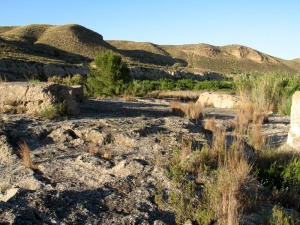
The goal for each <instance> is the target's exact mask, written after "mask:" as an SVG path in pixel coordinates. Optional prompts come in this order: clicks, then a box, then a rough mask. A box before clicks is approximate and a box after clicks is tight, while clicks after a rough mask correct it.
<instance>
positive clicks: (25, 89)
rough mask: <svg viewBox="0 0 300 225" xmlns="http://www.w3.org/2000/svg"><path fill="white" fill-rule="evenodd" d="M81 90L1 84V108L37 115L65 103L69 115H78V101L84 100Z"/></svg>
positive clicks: (64, 87) (25, 83)
mask: <svg viewBox="0 0 300 225" xmlns="http://www.w3.org/2000/svg"><path fill="white" fill-rule="evenodd" d="M77 89H80V88H78V87H77V88H72V87H68V86H64V85H60V84H54V83H37V84H35V83H28V82H12V83H6V82H4V83H1V84H0V93H1V95H0V106H1V108H2V109H7V110H10V111H12V110H13V108H15V109H16V113H17V112H18V110H19V111H21V112H22V113H23V112H26V113H28V114H37V113H39V112H41V111H43V110H45V109H47V108H49V107H50V106H54V105H56V104H60V103H64V104H65V109H66V112H67V114H68V115H77V114H78V113H79V107H78V105H77V102H76V99H83V95H82V96H81V94H80V91H79V90H77ZM82 93H83V92H82Z"/></svg>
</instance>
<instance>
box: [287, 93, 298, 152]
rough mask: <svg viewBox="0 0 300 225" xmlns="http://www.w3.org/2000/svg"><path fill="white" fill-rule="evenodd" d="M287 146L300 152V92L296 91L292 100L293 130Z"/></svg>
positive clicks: (291, 129)
mask: <svg viewBox="0 0 300 225" xmlns="http://www.w3.org/2000/svg"><path fill="white" fill-rule="evenodd" d="M287 144H288V145H290V146H291V147H293V148H295V149H296V150H297V151H300V91H296V92H295V93H294V95H293V99H292V108H291V128H290V131H289V134H288V139H287Z"/></svg>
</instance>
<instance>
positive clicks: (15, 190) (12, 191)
mask: <svg viewBox="0 0 300 225" xmlns="http://www.w3.org/2000/svg"><path fill="white" fill-rule="evenodd" d="M19 190H20V189H19V188H11V189H9V190H7V191H6V193H5V194H4V195H3V196H1V197H0V202H7V201H9V199H11V198H12V197H14V196H15V195H16V194H17V193H18V192H19Z"/></svg>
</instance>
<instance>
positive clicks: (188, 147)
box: [181, 138, 193, 160]
mask: <svg viewBox="0 0 300 225" xmlns="http://www.w3.org/2000/svg"><path fill="white" fill-rule="evenodd" d="M192 146H193V141H192V140H191V139H186V138H182V139H181V151H182V152H181V160H184V159H186V158H187V157H188V156H189V155H190V154H191V153H192V151H193V147H192Z"/></svg>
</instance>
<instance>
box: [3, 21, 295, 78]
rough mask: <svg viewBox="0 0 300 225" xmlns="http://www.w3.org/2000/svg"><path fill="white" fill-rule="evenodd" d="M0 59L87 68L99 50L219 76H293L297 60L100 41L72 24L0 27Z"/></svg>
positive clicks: (231, 48) (237, 48)
mask: <svg viewBox="0 0 300 225" xmlns="http://www.w3.org/2000/svg"><path fill="white" fill-rule="evenodd" d="M0 46H1V48H0V59H1V58H10V59H15V60H25V61H44V62H45V63H48V62H60V63H69V64H76V63H89V62H91V61H92V60H93V58H94V57H95V56H96V55H97V54H99V53H100V52H102V51H104V50H112V51H115V52H118V53H120V54H121V55H122V56H123V57H124V58H125V59H126V61H127V62H128V63H129V64H130V65H134V66H147V67H160V68H162V69H165V68H170V67H171V68H172V69H175V70H181V71H189V72H200V73H201V72H218V73H225V74H235V73H248V72H254V71H257V72H268V71H281V72H288V73H292V74H294V73H298V72H299V70H300V59H294V60H284V59H280V58H278V57H274V56H271V55H268V54H265V53H263V52H260V51H258V50H255V49H253V48H250V47H247V46H243V45H236V44H232V45H224V46H214V45H210V44H205V43H200V44H184V45H158V44H155V43H151V42H134V41H122V40H104V39H103V36H102V35H101V34H98V33H97V32H95V31H92V30H90V29H88V28H86V27H84V26H81V25H77V24H66V25H48V24H31V25H26V26H2V27H1V26H0Z"/></svg>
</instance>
